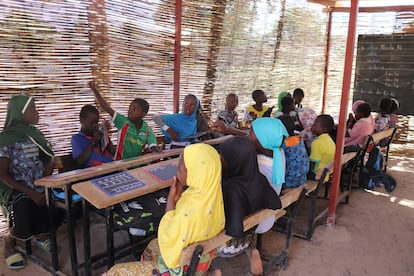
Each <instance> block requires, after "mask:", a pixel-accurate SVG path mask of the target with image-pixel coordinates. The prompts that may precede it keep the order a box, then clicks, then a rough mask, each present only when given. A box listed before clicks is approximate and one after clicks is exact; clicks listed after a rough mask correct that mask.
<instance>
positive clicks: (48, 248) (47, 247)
mask: <svg viewBox="0 0 414 276" xmlns="http://www.w3.org/2000/svg"><path fill="white" fill-rule="evenodd" d="M34 243H35V245H36V246H37V247H38V248H40V249H42V250H43V251H45V252H46V253H48V254H50V252H51V244H50V239H46V240H43V241H42V240H39V239H34Z"/></svg>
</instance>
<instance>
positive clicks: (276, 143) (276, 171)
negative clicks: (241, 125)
mask: <svg viewBox="0 0 414 276" xmlns="http://www.w3.org/2000/svg"><path fill="white" fill-rule="evenodd" d="M252 128H253V131H254V134H255V135H256V137H257V140H258V141H259V143H260V144H261V145H262V147H263V148H265V149H269V150H272V151H273V168H272V184H273V185H276V186H280V185H282V183H283V182H285V168H284V166H283V156H282V153H281V152H280V147H281V146H282V143H283V140H284V139H285V138H287V137H289V134H288V132H287V130H286V128H285V126H284V125H283V123H282V121H280V120H279V119H277V118H259V119H256V120H254V121H253V124H252Z"/></svg>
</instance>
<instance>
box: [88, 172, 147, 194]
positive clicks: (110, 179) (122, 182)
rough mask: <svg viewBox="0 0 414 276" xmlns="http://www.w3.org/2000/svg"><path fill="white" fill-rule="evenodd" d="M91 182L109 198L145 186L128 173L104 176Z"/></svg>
mask: <svg viewBox="0 0 414 276" xmlns="http://www.w3.org/2000/svg"><path fill="white" fill-rule="evenodd" d="M91 182H92V183H93V184H95V185H96V186H97V187H98V188H99V189H101V190H102V191H104V192H105V193H106V194H107V195H109V196H113V195H117V194H120V193H124V192H127V191H129V190H132V189H137V188H139V187H142V186H144V185H145V184H144V183H143V182H142V181H141V180H139V179H137V178H135V177H134V176H132V175H131V174H129V173H128V172H120V173H114V174H110V175H106V176H103V177H99V178H95V179H92V180H91Z"/></svg>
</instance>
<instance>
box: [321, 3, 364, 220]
mask: <svg viewBox="0 0 414 276" xmlns="http://www.w3.org/2000/svg"><path fill="white" fill-rule="evenodd" d="M358 1H359V0H351V9H350V13H349V25H348V39H347V43H346V53H345V66H344V77H343V81H342V96H341V108H340V113H339V125H338V132H337V136H336V151H335V161H334V169H333V179H332V185H331V191H330V196H329V198H330V199H329V208H328V217H327V220H326V225H327V226H333V225H334V224H335V211H336V203H337V200H338V191H339V182H340V179H341V167H342V165H341V163H342V150H343V147H344V140H345V127H346V120H347V111H348V99H349V90H350V86H351V75H352V64H353V59H354V48H355V36H356V26H357V16H358Z"/></svg>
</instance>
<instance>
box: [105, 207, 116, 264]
mask: <svg viewBox="0 0 414 276" xmlns="http://www.w3.org/2000/svg"><path fill="white" fill-rule="evenodd" d="M106 246H107V254H108V263H107V264H108V269H109V268H111V267H112V266H113V265H114V218H113V207H112V206H111V207H107V208H106Z"/></svg>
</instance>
